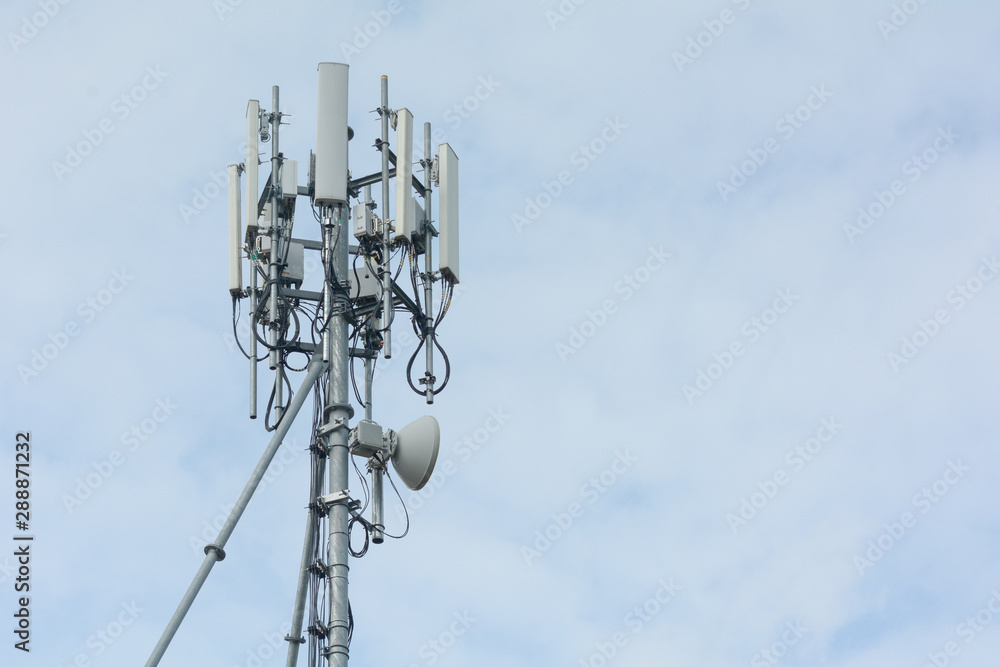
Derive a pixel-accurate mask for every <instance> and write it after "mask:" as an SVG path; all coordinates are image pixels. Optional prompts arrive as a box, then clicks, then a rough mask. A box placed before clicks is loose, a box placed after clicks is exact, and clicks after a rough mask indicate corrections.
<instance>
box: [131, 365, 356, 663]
mask: <svg viewBox="0 0 1000 667" xmlns="http://www.w3.org/2000/svg"><path fill="white" fill-rule="evenodd" d="M326 367H327V364H326V362H324V361H323V360H322V359H321V358H320V357H319V356H318V355H313V357H312V359H311V360H310V361H309V369H308V372H307V373H306V377H305V379H304V380H303V381H302V386H301V387H299V390H298V392H296V394H295V397H294V398H293V399H292V403H291V405H290V406H289V408H288V419H284V420H282V421H281V423H280V424H279V425H278V428H277V430H276V431H275V433H274V435H273V436H272V437H271V442H269V443H268V445H267V449H265V450H264V454H263V455H262V456H261V457H260V461H259V462H258V463H257V467H256V468H254V470H253V473H252V474H251V475H250V480H249V481H248V482H247V484H246V486H245V487H243V492H242V493H241V494H240V497H239V499H238V500H237V501H236V506H235V507H233V510H232V512H230V513H229V518H228V519H226V523H225V525H223V526H222V530H220V531H219V535H218V537H216V538H215V542H214V543H213V544H210V545H208V546H207V547H205V561H204V562H203V563H202V564H201V567H200V568H199V569H198V573H197V574H196V575H195V577H194V581H192V582H191V586H190V587H189V588H188V590H187V592H186V593H185V594H184V597H183V598H182V599H181V603H180V604H179V605H178V606H177V611H175V612H174V615H173V616H172V617H171V619H170V622H169V623H167V627H166V629H165V630H164V631H163V636H161V637H160V641H159V642H157V644H156V647H155V648H154V649H153V653H152V655H150V656H149V660H147V661H146V667H156V666H157V665H159V664H160V659H161V658H162V657H163V654H164V653H165V652H166V650H167V647H168V646H169V645H170V640H172V639H173V638H174V634H176V632H177V629H178V628H179V627H180V625H181V621H183V620H184V616H185V615H187V612H188V610H189V609H190V608H191V604H192V603H193V602H194V599H195V597H197V595H198V591H200V590H201V587H202V585H203V584H204V583H205V580H206V579H208V574H209V572H211V571H212V566H214V565H215V563H216V561H218V560H222V558H225V552H224V551H223V548H224V547H225V546H226V542H228V541H229V536H230V535H232V534H233V530H234V529H235V528H236V524H237V522H239V520H240V517H241V516H243V511H244V510H245V509H246V508H247V505H248V504H249V503H250V498H252V497H253V494H254V491H256V490H257V486H258V485H259V484H260V481H261V480H262V479H263V478H264V473H266V472H267V468H268V466H269V465H271V461H272V460H273V459H274V455H275V454H277V453H278V447H280V446H281V441H282V440H284V438H285V434H287V433H288V429H289V428H290V427H291V425H292V421H293V420H294V419H295V415H296V414H298V412H299V409H300V408H301V407H302V404H303V403H304V402H305V400H306V397H307V396H308V395H309V393H310V392H311V391H312V386H313V384H314V383H315V382H316V380H317V379H318V378H319V376H320V375H321V374H322V373H323V371H325V370H326ZM345 511H346V508H345Z"/></svg>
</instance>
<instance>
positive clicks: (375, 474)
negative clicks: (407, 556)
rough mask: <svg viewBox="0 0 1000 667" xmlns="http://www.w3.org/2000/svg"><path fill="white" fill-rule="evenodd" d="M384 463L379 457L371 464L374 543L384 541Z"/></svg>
mask: <svg viewBox="0 0 1000 667" xmlns="http://www.w3.org/2000/svg"><path fill="white" fill-rule="evenodd" d="M384 465H385V464H384V463H382V461H381V458H379V459H378V464H377V465H374V466H372V526H373V527H372V542H373V543H374V544H382V542H384V541H385V537H384V529H385V519H384V518H383V517H384V511H383V507H385V500H384V498H385V494H384V492H383V489H382V467H383V466H384Z"/></svg>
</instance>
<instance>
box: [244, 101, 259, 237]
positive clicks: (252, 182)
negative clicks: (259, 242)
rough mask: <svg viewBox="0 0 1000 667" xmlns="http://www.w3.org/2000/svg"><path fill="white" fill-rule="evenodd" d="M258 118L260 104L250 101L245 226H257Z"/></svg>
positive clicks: (245, 164)
mask: <svg viewBox="0 0 1000 667" xmlns="http://www.w3.org/2000/svg"><path fill="white" fill-rule="evenodd" d="M259 116H260V102H258V101H257V100H250V102H249V103H248V104H247V155H246V161H245V163H244V166H245V171H246V178H247V213H246V215H245V216H244V217H245V218H246V221H247V225H256V224H257V194H258V192H257V187H258V186H259V185H260V184H259V183H258V182H257V155H258V152H257V151H258V146H257V139H258V132H259V131H260V126H259V124H258V121H257V119H258V117H259Z"/></svg>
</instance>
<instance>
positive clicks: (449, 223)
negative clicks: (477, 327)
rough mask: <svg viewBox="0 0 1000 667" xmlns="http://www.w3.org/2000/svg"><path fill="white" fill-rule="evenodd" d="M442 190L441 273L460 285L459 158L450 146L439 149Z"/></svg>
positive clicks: (443, 145) (439, 176)
mask: <svg viewBox="0 0 1000 667" xmlns="http://www.w3.org/2000/svg"><path fill="white" fill-rule="evenodd" d="M438 179H439V182H440V189H441V195H440V198H441V212H440V213H439V216H440V218H439V220H440V225H441V229H440V234H441V273H442V274H450V275H451V277H452V278H453V279H454V280H455V283H458V156H457V155H455V151H453V150H452V149H451V146H449V145H448V144H441V146H440V147H439V148H438Z"/></svg>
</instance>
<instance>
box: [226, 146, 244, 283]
mask: <svg viewBox="0 0 1000 667" xmlns="http://www.w3.org/2000/svg"><path fill="white" fill-rule="evenodd" d="M228 178H229V292H230V294H233V295H234V296H235V295H237V294H239V293H240V292H241V291H243V257H242V256H241V255H242V253H241V252H240V251H241V250H242V249H243V228H242V227H243V226H242V225H241V224H240V168H239V167H238V166H237V165H235V164H231V165H229V168H228Z"/></svg>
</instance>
